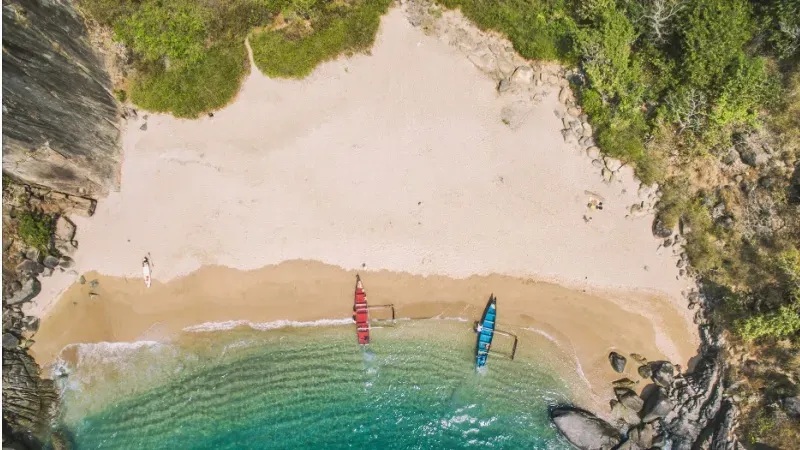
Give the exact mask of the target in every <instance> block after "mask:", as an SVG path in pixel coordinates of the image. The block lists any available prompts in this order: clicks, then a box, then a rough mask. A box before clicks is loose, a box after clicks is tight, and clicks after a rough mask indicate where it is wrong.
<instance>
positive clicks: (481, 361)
mask: <svg viewBox="0 0 800 450" xmlns="http://www.w3.org/2000/svg"><path fill="white" fill-rule="evenodd" d="M496 322H497V297H495V296H494V294H492V295H491V296H489V302H488V303H486V308H485V309H484V310H483V315H482V316H481V320H480V321H479V322H475V332H476V333H478V343H477V346H476V348H475V364H476V366H477V368H479V369H480V368H481V367H485V366H486V360H487V359H488V358H489V353H490V352H491V353H496V354H500V355H502V356H505V357H507V358H510V359H512V360H513V359H514V355H516V353H517V341H518V339H517V336H516V335H515V334H513V333H509V332H506V331H501V330H498V329H497V328H496V327H495V324H496ZM495 334H501V335H503V336H508V337H511V338H514V345H513V347H512V348H511V353H500V352H493V351H491V347H492V340H494V335H495Z"/></svg>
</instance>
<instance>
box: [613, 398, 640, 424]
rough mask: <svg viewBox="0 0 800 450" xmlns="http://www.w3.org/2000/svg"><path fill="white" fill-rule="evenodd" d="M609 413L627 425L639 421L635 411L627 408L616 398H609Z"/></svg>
mask: <svg viewBox="0 0 800 450" xmlns="http://www.w3.org/2000/svg"><path fill="white" fill-rule="evenodd" d="M611 415H612V416H614V417H615V418H616V419H617V420H619V421H622V422H624V423H626V424H628V425H637V424H639V422H641V419H639V415H638V414H636V411H634V410H632V409H630V408H628V407H627V406H625V405H623V404H622V403H620V402H618V401H617V400H611Z"/></svg>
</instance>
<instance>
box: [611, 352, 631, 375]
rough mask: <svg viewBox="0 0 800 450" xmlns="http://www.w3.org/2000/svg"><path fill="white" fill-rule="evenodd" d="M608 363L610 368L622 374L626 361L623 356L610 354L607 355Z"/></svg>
mask: <svg viewBox="0 0 800 450" xmlns="http://www.w3.org/2000/svg"><path fill="white" fill-rule="evenodd" d="M608 361H609V362H610V363H611V367H612V368H613V369H614V370H615V371H617V372H619V373H622V372H624V371H625V363H626V362H627V360H626V359H625V357H624V356H622V355H620V354H619V353H617V352H611V353H609V354H608Z"/></svg>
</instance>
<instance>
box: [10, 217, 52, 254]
mask: <svg viewBox="0 0 800 450" xmlns="http://www.w3.org/2000/svg"><path fill="white" fill-rule="evenodd" d="M18 219H19V236H20V237H21V238H22V241H23V242H25V243H26V244H28V245H29V246H31V247H36V248H38V249H39V250H41V251H43V252H47V250H48V249H49V248H50V237H51V236H52V235H53V220H52V218H51V217H50V216H47V215H44V214H36V213H32V212H29V211H25V212H22V213H20V214H19V217H18Z"/></svg>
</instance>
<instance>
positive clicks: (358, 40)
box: [250, 0, 391, 78]
mask: <svg viewBox="0 0 800 450" xmlns="http://www.w3.org/2000/svg"><path fill="white" fill-rule="evenodd" d="M390 3H391V2H390V1H388V0H369V1H359V2H356V3H353V4H351V5H347V4H341V5H337V4H335V3H334V4H331V5H329V6H325V7H321V9H320V10H315V9H313V8H320V6H316V5H315V6H312V7H306V9H304V10H303V11H302V13H298V12H297V11H289V12H288V13H287V14H286V16H289V17H290V19H289V23H288V24H287V26H286V27H285V28H282V29H279V30H266V31H257V32H254V33H252V34H251V35H250V47H251V48H252V50H253V60H254V61H255V63H256V66H257V67H258V69H259V70H261V71H262V72H264V73H265V74H266V75H268V76H270V77H280V78H303V77H305V76H307V75H309V74H310V73H311V72H312V71H313V70H314V68H315V67H316V66H317V65H318V64H320V63H321V62H324V61H327V60H329V59H333V58H335V57H337V56H339V55H341V54H343V53H354V52H358V51H363V50H366V49H368V48H370V47H371V46H372V44H373V42H374V41H375V35H376V34H377V32H378V26H379V25H380V16H381V15H383V14H384V13H385V12H386V10H387V8H388V7H389V4H390Z"/></svg>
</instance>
